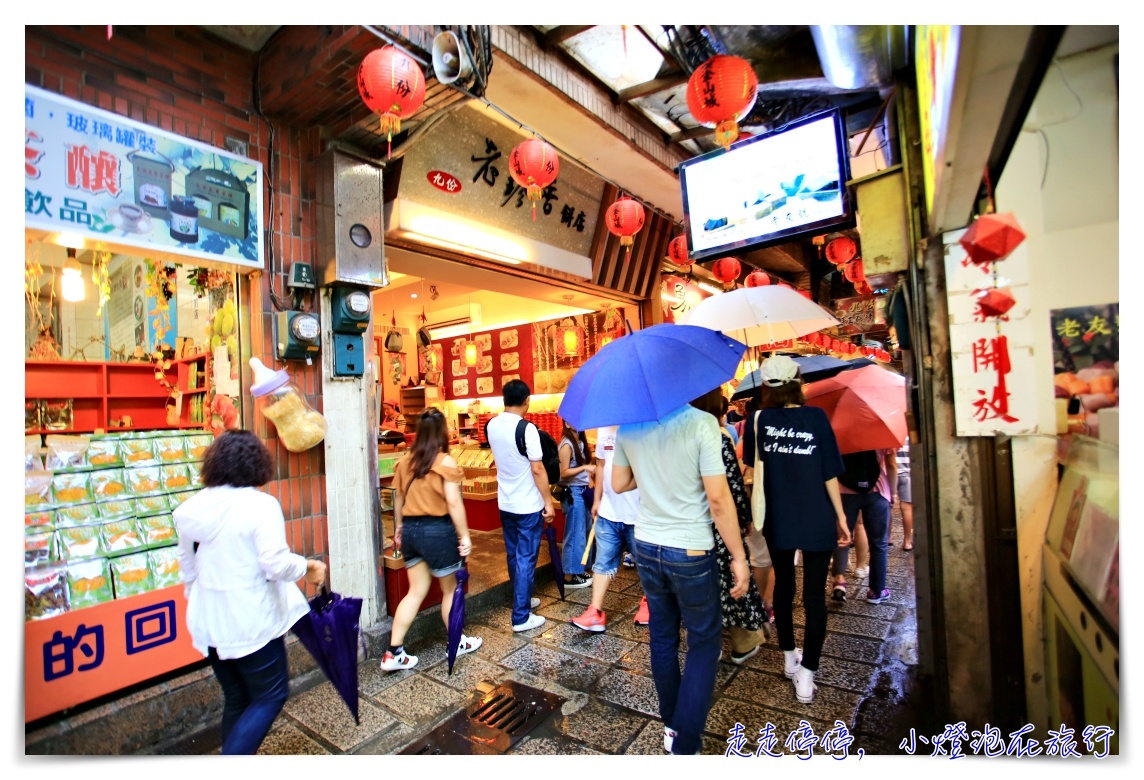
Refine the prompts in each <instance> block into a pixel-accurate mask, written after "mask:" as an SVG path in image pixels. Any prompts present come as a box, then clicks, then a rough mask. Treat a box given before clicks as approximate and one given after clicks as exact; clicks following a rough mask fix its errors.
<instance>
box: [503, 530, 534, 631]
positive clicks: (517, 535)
mask: <svg viewBox="0 0 1144 780" xmlns="http://www.w3.org/2000/svg"><path fill="white" fill-rule="evenodd" d="M500 521H501V533H503V534H504V554H505V557H506V558H507V559H508V577H509V579H510V580H511V581H512V624H513V625H514V626H519V625H520V624H521V623H523V622H524V621H526V620H528V616H529V615H530V614H531V612H532V610H531V609H530V608H529V606H528V605H529V602H530V601H531V599H532V583H533V581H534V580H535V579H536V560H537V558H539V557H540V532H541V530H542V529H543V527H544V521H543V520H542V519H541V517H540V512H531V513H529V514H527V515H518V514H516V513H515V512H506V511H504V510H503V509H502V510H500Z"/></svg>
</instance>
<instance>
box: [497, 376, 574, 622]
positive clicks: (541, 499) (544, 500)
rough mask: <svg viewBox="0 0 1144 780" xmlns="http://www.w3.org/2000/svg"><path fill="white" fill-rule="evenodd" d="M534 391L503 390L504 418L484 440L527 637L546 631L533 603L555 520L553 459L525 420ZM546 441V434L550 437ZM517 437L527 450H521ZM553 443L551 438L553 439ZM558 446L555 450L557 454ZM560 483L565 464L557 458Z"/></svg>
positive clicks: (515, 386)
mask: <svg viewBox="0 0 1144 780" xmlns="http://www.w3.org/2000/svg"><path fill="white" fill-rule="evenodd" d="M531 395H532V391H531V390H529V388H528V385H526V384H525V383H524V382H522V381H521V380H519V379H514V380H512V381H511V382H508V383H507V384H506V385H505V386H504V391H503V397H504V412H503V413H501V414H498V415H497V416H496V417H494V418H492V419H491V420H489V421H488V423H486V425H485V436H486V437H487V438H488V440H489V447H490V448H491V449H492V451H493V460H494V461H495V462H496V466H497V505H498V508H499V509H500V521H501V532H502V533H503V534H504V552H505V557H506V558H507V560H508V576H509V579H510V580H511V581H512V594H513V595H512V630H513V631H517V632H520V631H528V630H530V629H534V628H540V627H541V626H543V625H544V618H543V617H542V616H540V615H537V614H535V613H533V612H532V610H533V609H536V607H538V606H540V601H539V599H534V598H532V584H533V581H534V579H535V578H536V561H537V558H538V557H539V556H540V536H541V530H542V528H543V524H544V523H551V522H552V520H553V519H554V518H555V517H556V510H555V509H554V508H553V505H552V492H551V489H550V484H551V483H552V480H550V478H549V475H548V470H547V466H548V464H547V463H546V462H545V461H546V460H550V459H551V458H550V453H547V452H545V450H544V448H542V446H541V438H542V437H541V435H540V434H541V431H540V429H539V428H537V427H536V425H535V424H534V423H530V422H528V421H526V420H525V419H524V415H526V414H527V413H528V405H529V397H530V396H531ZM545 435H547V434H545ZM518 436H520V438H521V439H522V440H523V442H522V443H523V447H521V446H519V445H518ZM548 438H549V440H550V441H551V438H552V437H551V436H549V437H548ZM555 445H556V443H555V442H554V441H553V442H552V445H551V449H552V450H553V451H555ZM556 458H557V460H556V469H557V472H556V478H557V479H559V478H560V477H559V475H560V472H559V468H560V460H559V454H556Z"/></svg>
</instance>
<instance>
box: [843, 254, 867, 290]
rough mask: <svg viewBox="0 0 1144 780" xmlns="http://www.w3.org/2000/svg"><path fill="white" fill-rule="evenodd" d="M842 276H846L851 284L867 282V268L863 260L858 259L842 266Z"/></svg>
mask: <svg viewBox="0 0 1144 780" xmlns="http://www.w3.org/2000/svg"><path fill="white" fill-rule="evenodd" d="M842 275H843V276H845V277H846V281H848V282H850V283H851V284H858V283H859V282H864V281H866V268H865V267H864V266H863V265H862V259H861V258H856V259H854V260H851V261H850V262H849V263H847V264H846V265H844V266H842Z"/></svg>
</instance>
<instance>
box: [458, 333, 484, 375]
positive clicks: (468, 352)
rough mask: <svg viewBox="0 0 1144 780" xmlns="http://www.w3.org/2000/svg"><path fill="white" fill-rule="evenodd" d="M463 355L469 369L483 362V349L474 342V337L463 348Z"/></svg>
mask: <svg viewBox="0 0 1144 780" xmlns="http://www.w3.org/2000/svg"><path fill="white" fill-rule="evenodd" d="M461 354H462V356H463V359H464V363H465V365H466V366H468V367H469V368H472V367H473V366H475V365H476V364H477V363H479V362H480V361H481V347H480V345H479V344H477V342H475V341H473V339H472V337H470V338H469V339H468V340H467V341H466V342H465V343H464V345H463V346H462V348H461Z"/></svg>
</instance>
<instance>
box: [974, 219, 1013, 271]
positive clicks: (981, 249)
mask: <svg viewBox="0 0 1144 780" xmlns="http://www.w3.org/2000/svg"><path fill="white" fill-rule="evenodd" d="M1024 240H1025V231H1023V230H1021V226H1020V225H1018V224H1017V218H1016V217H1014V216H1013V215H1012V213H1009V214H982V215H981V216H980V217H978V218H977V219H976V220H975V221H974V222H973V224H972V225H970V226H969V229H968V230H966V231H965V235H963V236H962V237H961V239H960V240H959V241H958V243H959V244H961V246H962V247H964V249H965V254H966V256H967V257H966V260H965V264H966V265H968V264H969V263H973V264H974V265H979V266H984V265H988V264H989V263H995V262H997V261H998V260H1004V259H1005V258H1006V257H1008V256H1009V254H1010V253H1011V252H1012V251H1013V250H1014V249H1016V248H1017V247H1018V246H1020V245H1021V242H1022V241H1024ZM983 270H987V269H983Z"/></svg>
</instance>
